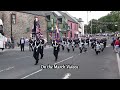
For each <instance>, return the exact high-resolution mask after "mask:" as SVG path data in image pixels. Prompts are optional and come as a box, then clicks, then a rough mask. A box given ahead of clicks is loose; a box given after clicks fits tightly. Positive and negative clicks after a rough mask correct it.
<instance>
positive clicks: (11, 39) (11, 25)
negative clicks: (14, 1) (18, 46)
mask: <svg viewBox="0 0 120 90" xmlns="http://www.w3.org/2000/svg"><path fill="white" fill-rule="evenodd" d="M12 15H13V13H11V17H10V21H11V41H13V34H12Z"/></svg>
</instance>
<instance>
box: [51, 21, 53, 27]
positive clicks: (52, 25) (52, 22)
mask: <svg viewBox="0 0 120 90" xmlns="http://www.w3.org/2000/svg"><path fill="white" fill-rule="evenodd" d="M51 25H52V27H53V26H54V19H51Z"/></svg>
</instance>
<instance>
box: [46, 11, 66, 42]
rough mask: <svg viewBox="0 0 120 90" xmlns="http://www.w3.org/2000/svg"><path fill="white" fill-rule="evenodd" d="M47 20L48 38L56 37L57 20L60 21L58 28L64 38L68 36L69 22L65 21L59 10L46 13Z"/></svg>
mask: <svg viewBox="0 0 120 90" xmlns="http://www.w3.org/2000/svg"><path fill="white" fill-rule="evenodd" d="M46 20H47V39H48V41H50V39H54V37H55V36H54V35H55V33H54V32H55V29H56V21H58V28H59V32H60V37H61V39H62V37H63V36H66V32H67V30H68V24H67V22H66V21H65V17H63V15H62V14H61V13H59V11H51V12H49V13H46Z"/></svg>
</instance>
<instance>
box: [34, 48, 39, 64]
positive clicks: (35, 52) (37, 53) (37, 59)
mask: <svg viewBox="0 0 120 90" xmlns="http://www.w3.org/2000/svg"><path fill="white" fill-rule="evenodd" d="M33 57H34V58H35V60H36V63H35V64H37V63H38V61H39V50H36V48H34V51H33Z"/></svg>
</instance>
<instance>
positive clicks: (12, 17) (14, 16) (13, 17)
mask: <svg viewBox="0 0 120 90" xmlns="http://www.w3.org/2000/svg"><path fill="white" fill-rule="evenodd" d="M11 19H12V24H16V14H11Z"/></svg>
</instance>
